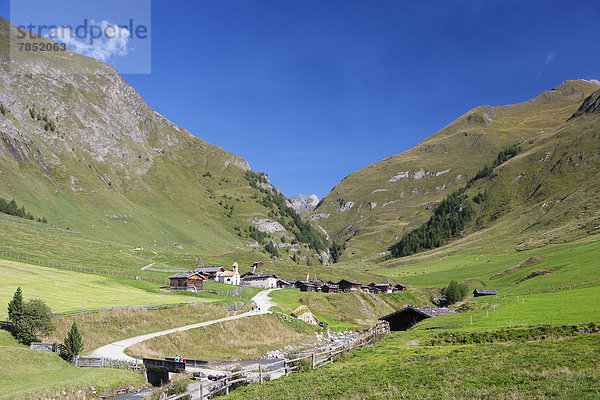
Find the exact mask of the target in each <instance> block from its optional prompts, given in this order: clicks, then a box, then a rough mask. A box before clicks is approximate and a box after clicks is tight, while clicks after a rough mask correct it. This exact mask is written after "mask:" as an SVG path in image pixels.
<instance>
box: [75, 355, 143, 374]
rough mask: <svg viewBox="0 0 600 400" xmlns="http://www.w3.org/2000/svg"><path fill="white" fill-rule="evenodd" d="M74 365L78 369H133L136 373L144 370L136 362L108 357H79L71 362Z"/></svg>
mask: <svg viewBox="0 0 600 400" xmlns="http://www.w3.org/2000/svg"><path fill="white" fill-rule="evenodd" d="M70 363H71V364H72V365H75V366H77V367H96V368H116V369H132V370H134V371H138V372H142V371H143V370H144V365H143V364H138V363H137V362H134V361H126V360H117V359H114V358H107V357H83V356H77V357H74V358H72V359H71V360H70Z"/></svg>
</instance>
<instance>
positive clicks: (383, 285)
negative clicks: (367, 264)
mask: <svg viewBox="0 0 600 400" xmlns="http://www.w3.org/2000/svg"><path fill="white" fill-rule="evenodd" d="M371 285H373V286H375V287H385V288H389V287H390V284H389V283H373V282H371V284H370V285H369V286H371Z"/></svg>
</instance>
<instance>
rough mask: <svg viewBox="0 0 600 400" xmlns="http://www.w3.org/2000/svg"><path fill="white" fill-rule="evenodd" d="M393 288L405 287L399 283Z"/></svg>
mask: <svg viewBox="0 0 600 400" xmlns="http://www.w3.org/2000/svg"><path fill="white" fill-rule="evenodd" d="M394 287H406V286H404V285H403V284H401V283H399V284H397V285H396V286H394Z"/></svg>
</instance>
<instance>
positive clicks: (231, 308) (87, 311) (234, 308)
mask: <svg viewBox="0 0 600 400" xmlns="http://www.w3.org/2000/svg"><path fill="white" fill-rule="evenodd" d="M199 304H202V305H207V306H216V307H225V309H226V310H227V311H239V310H241V309H242V308H244V307H245V306H246V305H247V304H248V302H246V303H245V304H242V305H240V304H226V303H225V302H218V303H207V302H205V301H196V302H193V303H176V304H164V305H159V306H118V307H108V308H87V309H85V310H78V311H68V312H64V313H56V314H54V316H55V317H70V316H73V315H80V314H91V313H99V312H102V311H113V310H129V309H145V310H162V309H165V308H174V307H183V306H193V305H199ZM1 322H2V321H0V323H1ZM0 327H1V325H0Z"/></svg>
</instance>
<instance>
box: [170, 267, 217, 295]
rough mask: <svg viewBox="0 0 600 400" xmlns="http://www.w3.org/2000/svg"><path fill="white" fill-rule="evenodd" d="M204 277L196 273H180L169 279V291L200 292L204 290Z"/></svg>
mask: <svg viewBox="0 0 600 400" xmlns="http://www.w3.org/2000/svg"><path fill="white" fill-rule="evenodd" d="M207 279H208V277H207V276H206V275H202V274H200V273H199V272H197V271H188V272H181V273H179V274H175V275H173V276H170V277H169V281H170V287H171V290H187V291H190V292H201V291H202V290H203V288H204V281H205V280H207Z"/></svg>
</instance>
